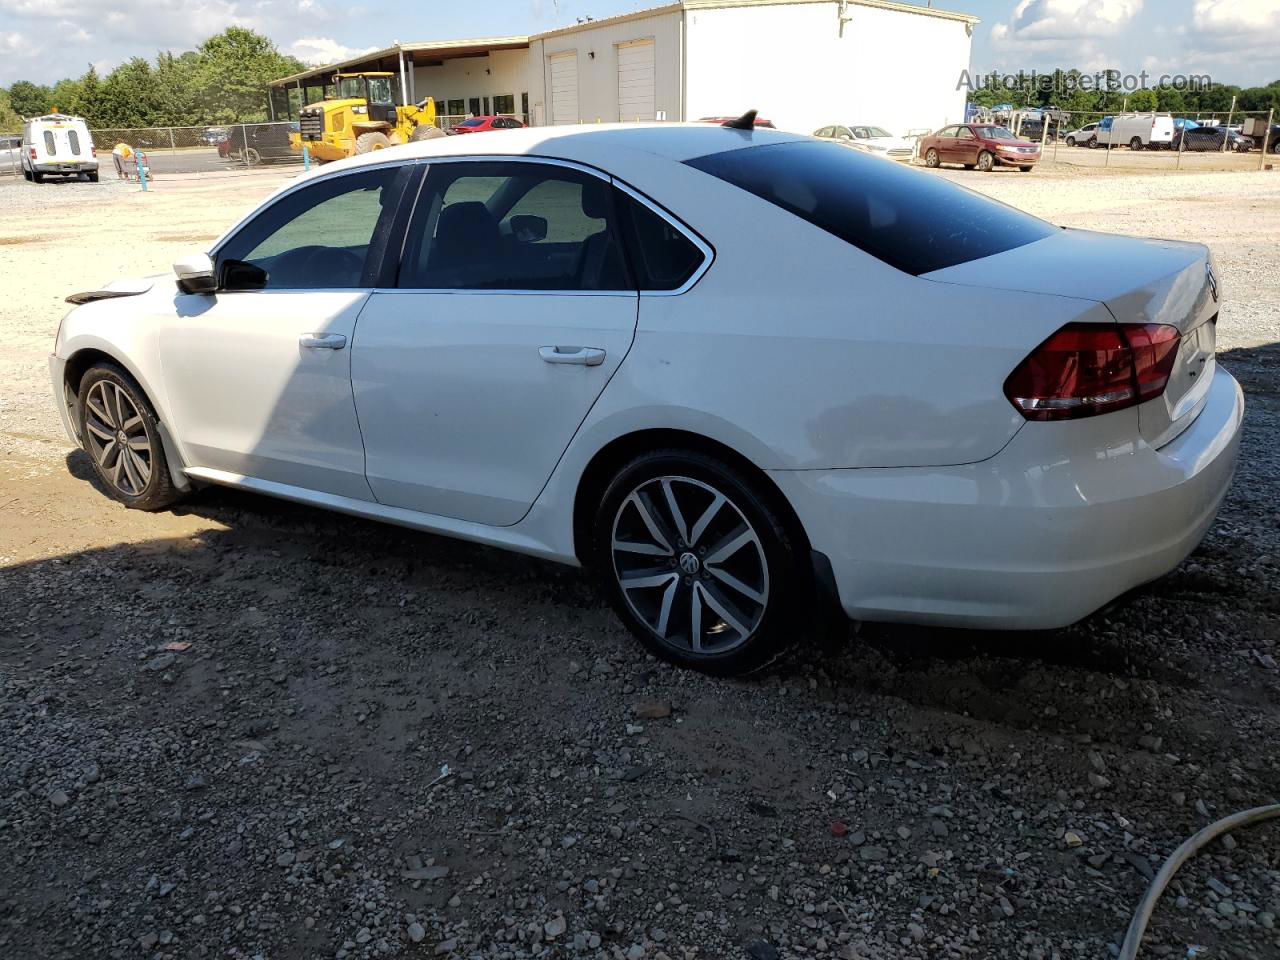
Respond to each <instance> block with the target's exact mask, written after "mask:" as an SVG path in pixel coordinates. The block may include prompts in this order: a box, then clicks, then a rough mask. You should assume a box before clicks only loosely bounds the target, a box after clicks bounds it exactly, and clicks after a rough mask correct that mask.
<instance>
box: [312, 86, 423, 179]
mask: <svg viewBox="0 0 1280 960" xmlns="http://www.w3.org/2000/svg"><path fill="white" fill-rule="evenodd" d="M394 77H395V74H392V73H340V74H338V75H337V76H336V77H335V78H334V86H335V88H336V94H337V95H336V96H335V97H334V99H332V100H321V101H320V102H319V103H313V104H310V105H308V106H305V107H303V108H302V109H301V110H299V111H298V133H293V134H290V135H289V140H290V143H291V146H292V147H293V149H295V150H297V151H298V152H299V153H301V152H302V148H303V147H304V146H305V147H306V148H307V150H308V151H309V152H310V154H311V156H312V157H313V158H314V159H316V160H318V161H320V162H324V161H326V160H341V159H342V158H343V157H351V156H355V155H356V154H357V153H369V152H370V151H373V150H383V149H386V148H387V147H393V146H396V145H397V144H401V143H412V142H415V141H418V140H430V139H432V138H434V137H443V136H444V131H442V130H441V129H440V128H439V127H437V126H436V104H435V101H434V100H432V99H431V98H430V97H427V99H425V100H423V101H422V102H421V103H419V104H417V105H414V106H404V107H397V106H396V101H395V96H394V95H393V93H392V90H393V89H394V88H393V87H392V81H393V79H394Z"/></svg>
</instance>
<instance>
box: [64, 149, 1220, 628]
mask: <svg viewBox="0 0 1280 960" xmlns="http://www.w3.org/2000/svg"><path fill="white" fill-rule="evenodd" d="M475 139H476V138H465V137H458V138H448V139H438V140H433V141H428V142H426V143H422V144H414V145H409V146H406V147H402V148H396V150H389V151H381V152H379V153H377V154H374V155H367V156H365V157H358V158H354V159H352V160H347V161H341V162H339V163H335V164H331V165H327V166H326V167H324V168H323V170H321V171H318V172H314V173H312V174H310V175H308V176H304V177H301V178H299V179H298V180H297V181H295V182H293V183H291V184H289V185H287V186H286V187H284V188H282V191H283V190H293V189H301V188H303V187H305V185H306V184H308V183H310V182H312V181H313V180H315V179H317V178H319V177H328V176H334V175H340V174H341V173H342V172H343V171H345V170H350V169H356V168H361V167H364V166H367V165H370V164H375V163H376V164H388V163H403V162H406V161H407V162H415V161H416V162H429V160H430V158H431V157H432V156H466V155H472V154H473V151H476V150H483V151H484V153H485V154H486V155H491V156H501V155H507V154H509V155H514V156H548V157H554V158H558V159H563V160H569V161H575V162H578V163H582V164H586V165H589V166H594V167H597V168H599V169H601V170H604V171H607V172H608V173H610V174H612V175H614V176H615V177H617V178H618V179H619V180H620V181H622V182H624V183H625V184H627V185H629V186H630V187H632V188H634V189H635V190H636V191H639V192H640V193H643V194H645V195H647V196H648V197H651V198H653V199H655V200H656V201H657V202H659V203H660V204H661V205H662V206H664V207H665V208H666V209H668V210H670V211H672V212H673V213H674V214H675V215H676V216H678V217H679V218H680V219H681V220H682V221H683V222H684V223H685V224H686V225H687V226H688V227H689V228H690V229H691V230H692V231H694V232H696V233H697V234H698V235H699V236H700V237H701V238H702V239H703V240H705V241H706V243H707V244H708V245H709V246H710V248H712V251H713V256H714V263H713V264H712V265H711V268H710V269H709V270H707V271H706V273H705V274H704V275H702V276H701V278H700V279H699V280H698V281H697V282H696V283H695V284H694V285H693V286H692V287H691V288H690V289H688V290H686V291H684V292H681V293H679V294H678V295H671V294H666V293H656V292H655V293H641V294H640V295H639V296H638V297H637V296H634V295H626V296H599V295H578V296H569V295H555V294H553V295H547V294H545V293H538V294H501V293H481V292H467V293H462V294H437V293H423V292H414V291H389V290H377V289H375V290H373V291H362V290H343V291H311V292H307V293H292V292H276V293H275V294H272V293H271V292H269V291H268V292H266V293H257V294H250V293H239V294H214V295H203V296H200V295H191V296H186V295H178V294H177V293H176V290H175V288H174V287H172V286H170V284H171V283H172V280H166V281H160V282H158V283H156V284H155V286H153V287H151V288H150V289H148V290H146V292H142V293H140V294H139V295H137V296H131V297H120V298H117V299H108V300H100V301H97V302H94V303H90V304H87V305H85V306H82V307H80V308H78V309H76V310H74V311H73V312H72V313H71V314H70V315H69V316H68V317H67V318H66V320H65V321H64V323H63V325H62V328H61V330H60V332H59V336H58V340H57V343H56V346H55V351H54V356H53V358H52V359H51V372H52V375H53V378H54V383H55V388H56V389H58V390H59V394H61V386H60V385H61V384H62V382H63V371H64V369H65V367H66V365H67V364H68V362H75V361H76V357H77V354H80V353H81V351H83V350H86V349H88V350H94V351H99V352H101V353H105V354H107V355H108V356H110V357H113V358H115V359H116V360H117V361H118V362H119V363H121V365H122V366H124V367H125V368H126V369H127V370H128V371H129V372H130V373H131V374H132V375H133V376H134V377H135V378H136V379H137V380H138V382H139V384H140V386H141V387H142V389H143V390H144V391H145V392H146V393H147V395H148V397H149V398H150V399H151V400H152V402H153V404H154V406H155V407H156V409H157V413H158V415H159V417H160V420H161V422H162V426H164V427H165V428H166V429H167V430H168V433H170V434H172V444H171V445H168V444H167V446H168V449H169V453H170V462H171V465H172V467H173V468H174V470H175V471H176V472H178V473H179V474H182V475H185V476H189V477H191V478H193V479H196V480H200V481H206V482H214V483H221V484H227V485H232V486H240V487H243V488H246V489H251V490H257V491H260V492H263V493H269V494H271V495H274V496H280V497H285V498H288V499H293V500H298V501H301V502H306V503H312V504H315V505H317V506H322V507H328V508H332V509H336V510H342V511H345V512H348V513H353V514H358V515H361V516H366V517H372V518H377V519H381V520H386V521H389V522H393V523H398V524H402V525H405V526H409V527H413V528H416V529H422V530H429V531H434V532H438V533H443V534H446V535H450V536H456V537H461V538H464V539H470V540H474V541H478V542H483V543H487V544H493V545H499V546H503V547H507V548H510V549H513V550H518V551H520V552H524V553H529V554H533V555H536V556H540V557H545V558H548V559H552V560H557V561H561V562H566V563H571V564H574V563H577V562H578V550H579V547H580V545H579V544H578V543H576V542H575V533H574V504H575V499H576V497H577V495H578V486H579V482H580V480H581V478H582V476H583V473H584V471H585V470H586V469H587V467H588V465H589V464H590V463H591V461H592V459H593V458H594V457H595V456H596V455H597V453H599V452H600V451H601V450H603V449H604V448H605V447H607V446H608V445H609V444H611V443H612V442H614V441H617V440H619V439H620V438H626V437H628V436H631V435H633V434H635V433H637V432H640V431H653V430H661V431H667V432H670V431H683V432H685V433H688V434H692V435H696V436H698V437H702V438H706V439H707V440H710V441H714V442H716V443H720V444H723V445H725V446H726V447H729V448H730V449H732V450H733V451H735V452H736V453H737V454H739V455H740V456H742V457H743V458H745V459H746V460H748V461H750V462H751V463H753V464H754V465H755V466H756V467H758V468H759V469H760V470H762V471H764V475H765V476H767V477H768V478H769V479H770V482H772V483H774V484H775V485H776V486H777V488H778V489H779V491H781V493H782V494H783V495H784V496H785V498H786V500H787V502H788V503H789V504H790V505H791V507H792V508H793V509H794V511H795V513H796V514H797V516H798V517H799V519H800V521H801V523H802V524H803V526H804V529H805V530H806V532H807V534H808V536H809V539H810V542H811V544H812V546H813V548H814V549H815V550H817V551H819V552H822V553H824V554H825V555H826V556H828V557H829V558H830V560H831V562H832V566H833V568H834V571H835V577H836V584H837V587H838V590H839V600H840V603H841V605H842V606H843V608H844V609H845V611H846V612H848V613H849V614H850V615H852V616H858V617H869V618H875V619H901V620H913V621H926V622H931V623H952V624H960V625H969V626H973V625H982V626H990V627H1038V626H1043V627H1052V626H1061V625H1063V624H1066V623H1069V622H1071V621H1073V620H1075V619H1078V618H1079V617H1081V616H1084V615H1086V614H1087V613H1089V612H1090V611H1091V610H1093V609H1096V608H1097V607H1098V606H1099V605H1100V604H1102V603H1105V602H1106V601H1107V600H1109V599H1111V598H1113V597H1114V596H1116V595H1117V594H1118V593H1119V592H1121V591H1122V590H1124V589H1127V588H1128V587H1129V586H1132V585H1135V584H1137V583H1140V582H1143V581H1144V580H1147V579H1151V578H1153V577H1156V576H1159V575H1160V574H1162V573H1164V572H1166V571H1167V570H1169V569H1171V568H1172V567H1173V566H1174V565H1176V564H1177V563H1178V562H1179V561H1180V560H1181V559H1182V557H1184V556H1185V555H1186V553H1187V552H1189V551H1190V550H1191V549H1193V548H1194V546H1195V543H1196V542H1198V540H1199V538H1200V536H1202V535H1203V533H1204V531H1205V529H1206V528H1207V526H1208V523H1209V522H1210V521H1211V520H1212V517H1213V514H1214V512H1215V510H1216V509H1217V505H1218V503H1219V502H1220V500H1221V498H1222V496H1223V495H1224V492H1225V490H1226V486H1227V483H1228V481H1229V478H1230V475H1231V472H1232V469H1233V467H1234V463H1235V457H1236V450H1237V447H1238V443H1239V429H1240V420H1241V416H1242V409H1243V401H1242V397H1241V394H1240V391H1239V388H1238V386H1237V385H1236V384H1235V382H1234V381H1233V380H1232V378H1231V377H1230V376H1229V374H1227V373H1226V372H1225V371H1223V370H1221V369H1218V368H1217V367H1216V365H1215V364H1213V363H1212V362H1211V347H1210V348H1209V349H1210V356H1209V359H1208V360H1207V361H1206V363H1205V364H1204V365H1203V372H1202V373H1200V374H1199V375H1198V378H1199V379H1198V382H1196V383H1194V384H1192V383H1185V384H1183V386H1184V387H1185V388H1186V389H1185V392H1184V393H1183V395H1182V397H1177V396H1174V395H1172V394H1171V397H1170V402H1171V403H1172V404H1173V407H1174V408H1177V410H1176V414H1177V415H1176V416H1175V410H1174V409H1171V410H1170V411H1169V412H1168V414H1167V415H1166V421H1167V422H1166V423H1165V424H1164V425H1163V426H1162V425H1161V424H1160V423H1159V421H1158V420H1154V419H1151V417H1152V412H1151V410H1149V408H1153V407H1154V405H1155V404H1159V403H1164V402H1165V401H1164V398H1158V399H1157V400H1153V401H1149V402H1148V403H1147V404H1145V405H1143V406H1142V407H1139V408H1130V409H1127V410H1123V411H1118V412H1116V413H1112V414H1106V415H1103V416H1098V417H1092V418H1088V419H1084V420H1077V421H1067V422H1055V423H1034V422H1033V423H1028V422H1026V421H1025V420H1024V419H1023V417H1022V416H1021V414H1019V413H1018V412H1017V411H1016V410H1015V409H1014V408H1013V406H1012V404H1010V402H1009V401H1008V400H1007V398H1005V397H1004V395H1003V390H1002V385H1003V382H1004V379H1005V378H1006V377H1007V375H1008V373H1009V372H1010V371H1011V370H1012V369H1013V368H1014V367H1015V366H1016V365H1017V364H1018V363H1019V362H1020V361H1021V360H1022V359H1023V358H1024V357H1026V356H1027V354H1028V353H1030V352H1031V351H1032V350H1033V349H1034V348H1035V347H1036V346H1037V345H1038V344H1039V343H1041V342H1042V341H1044V340H1045V339H1046V338H1047V337H1048V336H1049V335H1050V334H1052V333H1053V332H1054V331H1055V330H1057V329H1059V328H1060V327H1061V326H1062V325H1063V324H1065V323H1068V322H1073V321H1075V322H1087V323H1100V324H1108V323H1115V322H1116V316H1115V314H1117V313H1119V314H1120V315H1121V316H1120V317H1119V319H1122V320H1126V322H1130V321H1132V320H1134V319H1135V318H1145V319H1143V322H1146V320H1147V319H1149V320H1150V322H1161V323H1164V322H1171V323H1175V324H1177V325H1179V327H1180V329H1183V330H1190V329H1195V328H1196V327H1197V326H1198V325H1199V324H1201V323H1203V322H1205V321H1204V317H1203V315H1204V314H1205V313H1206V311H1208V310H1209V309H1210V307H1211V306H1213V305H1212V304H1210V302H1209V301H1208V300H1206V299H1205V298H1206V293H1205V291H1206V289H1207V287H1206V286H1205V274H1204V270H1205V267H1206V266H1207V265H1208V264H1210V262H1211V261H1209V259H1208V258H1207V254H1206V251H1205V250H1204V248H1202V247H1199V246H1197V245H1179V244H1159V243H1156V242H1147V243H1145V244H1144V243H1143V242H1142V241H1135V240H1133V239H1131V238H1130V239H1124V238H1103V237H1102V236H1101V235H1086V234H1083V233H1082V232H1080V231H1070V232H1068V233H1065V234H1064V236H1063V237H1059V236H1057V235H1053V236H1050V237H1047V238H1045V239H1044V240H1041V241H1037V242H1035V243H1031V244H1028V245H1026V246H1023V247H1018V248H1015V249H1013V250H1010V251H1007V252H1006V253H1003V254H999V255H996V256H993V257H988V258H985V259H984V260H976V261H972V262H970V263H966V264H961V265H959V266H955V267H951V268H948V269H946V270H940V271H937V272H935V273H933V274H929V275H925V276H920V277H917V276H911V275H909V274H907V273H902V272H899V271H897V270H894V269H893V268H890V267H888V266H887V265H886V264H884V263H882V262H880V261H878V260H875V259H874V258H872V257H871V256H870V255H868V254H866V253H864V252H862V251H861V250H859V249H857V248H855V247H853V246H851V245H850V244H848V243H846V242H844V241H842V240H840V239H838V238H836V237H834V236H832V235H830V234H827V233H825V232H823V231H821V230H818V229H816V228H815V227H813V226H812V225H810V224H808V223H806V222H804V221H803V220H801V219H800V218H798V217H796V216H793V215H791V214H789V213H786V212H785V211H783V210H781V209H780V208H778V207H775V206H774V205H773V204H770V203H768V202H766V201H764V200H762V199H759V198H757V197H755V196H753V195H751V194H748V193H746V192H745V191H743V190H740V189H738V188H736V187H733V186H731V185H729V184H728V183H726V182H724V181H721V180H719V179H716V178H714V177H711V176H709V175H707V174H704V173H702V172H701V171H698V170H696V169H694V168H692V167H689V166H686V165H684V164H682V163H680V162H678V161H680V160H683V159H688V158H692V157H697V156H701V155H703V154H707V153H713V152H717V151H719V150H723V149H729V148H733V147H737V146H745V145H748V144H751V143H784V142H788V141H792V140H801V139H807V138H801V137H794V136H791V135H787V134H781V133H777V132H774V131H761V130H756V131H731V130H720V129H717V128H710V129H708V128H707V127H705V126H702V125H657V124H645V125H642V127H640V128H631V127H628V126H625V125H622V126H611V125H605V126H601V127H594V126H593V127H586V128H579V127H557V128H533V129H526V130H518V131H510V132H508V133H506V134H505V135H504V136H503V137H486V138H480V139H481V140H482V141H483V142H481V143H475V142H474V141H475ZM921 176H924V174H921ZM267 202H268V203H269V202H271V201H270V200H268V201H267ZM250 216H252V214H251V215H250ZM246 219H248V218H246ZM242 222H243V221H242ZM235 229H236V228H233V230H232V231H229V234H230V233H232V232H234V230H235ZM229 234H228V235H229ZM762 238H767V240H764V239H762ZM1113 241H1114V242H1113ZM220 243H221V241H220V242H219V244H220ZM216 249H217V247H216V246H215V248H214V252H215V253H216ZM778 251H789V252H796V253H797V255H795V256H792V257H790V258H789V259H788V260H787V262H786V268H785V283H779V282H775V281H776V278H778V276H779V261H778ZM799 251H803V255H799V254H798V252H799ZM1073 258H1074V259H1073ZM1064 263H1068V264H1070V263H1076V264H1077V266H1079V267H1080V270H1073V269H1070V268H1065V269H1064V268H1063V264H1064ZM1197 270H1199V271H1200V273H1199V281H1198V283H1197V282H1196V281H1195V277H1194V276H1193V274H1194V273H1195V271H1197ZM1028 278H1029V279H1028ZM139 286H142V285H139ZM976 288H981V289H976ZM264 296H266V297H268V298H271V297H273V296H274V297H275V298H277V299H275V300H274V301H272V300H270V299H269V300H267V301H264V300H262V297H264ZM307 297H310V298H313V299H311V300H306V301H305V302H304V301H303V300H301V299H297V300H295V299H290V298H307ZM279 298H284V299H283V300H281V299H279ZM237 299H240V300H241V301H243V303H242V305H237V304H236V303H234V302H232V301H236V300H237ZM1214 303H1216V301H1214ZM255 304H257V305H255ZM438 305H439V306H444V307H447V308H448V311H449V312H448V314H447V315H442V317H443V319H442V321H441V322H440V323H437V324H435V325H429V326H428V325H426V324H428V323H429V321H430V319H431V315H432V314H433V313H435V311H436V310H437V309H439V307H438ZM1213 310H1214V311H1215V312H1216V306H1213ZM299 318H306V319H299ZM317 318H320V319H317ZM319 332H330V333H340V334H343V335H345V336H347V338H348V340H347V344H346V348H345V349H342V350H323V351H315V353H314V355H313V354H312V353H311V352H310V351H307V350H304V349H300V348H299V345H298V337H299V335H300V334H302V333H319ZM547 345H560V346H565V347H577V346H589V347H598V348H601V349H603V350H604V351H605V354H606V358H607V360H606V362H605V363H604V364H601V366H599V367H586V366H568V365H566V366H560V365H555V364H548V363H546V362H544V361H543V360H542V359H541V357H540V356H539V352H538V351H539V348H540V347H542V346H547ZM362 348H363V350H362ZM1198 349H1200V350H1201V352H1203V350H1204V349H1205V345H1204V344H1203V343H1201V344H1199V347H1198ZM364 351H367V352H364ZM304 354H305V355H304ZM562 374H567V375H568V376H567V377H566V376H561V375H562ZM344 377H346V378H347V379H345V380H344ZM1193 379H1195V378H1193ZM344 383H345V384H346V386H347V393H346V397H345V398H343V397H342V396H341V393H342V391H341V389H340V386H341V385H342V384H344ZM433 388H434V389H433ZM566 388H567V389H566ZM1188 397H1191V398H1193V399H1191V400H1190V401H1188V400H1187V398H1188ZM282 400H283V401H284V402H283V403H281V401H282ZM1188 404H1189V406H1188ZM60 406H62V405H61V404H60ZM1184 408H1185V409H1184ZM62 412H63V418H64V423H65V424H66V425H67V427H68V432H69V435H70V436H71V437H72V438H73V440H74V439H75V432H74V428H73V426H72V424H71V420H70V416H69V414H68V411H67V409H66V408H65V406H63V410H62ZM1175 421H1176V423H1175ZM1174 426H1176V427H1177V429H1176V430H1171V428H1172V427H1174ZM353 427H354V429H355V431H356V436H357V438H358V437H359V435H360V433H361V432H362V431H363V439H362V440H360V439H357V440H355V441H353V440H352V434H351V430H352V429H353ZM538 431H541V432H538ZM406 437H407V438H408V441H409V442H405V443H402V444H401V443H398V442H397V441H398V440H399V439H401V438H406ZM366 460H367V464H366V462H365V461H366ZM433 471H434V472H433ZM366 475H367V476H368V478H369V479H368V481H366V479H365V477H366ZM370 484H372V489H371V488H370ZM379 499H381V500H382V501H383V502H378V501H379Z"/></svg>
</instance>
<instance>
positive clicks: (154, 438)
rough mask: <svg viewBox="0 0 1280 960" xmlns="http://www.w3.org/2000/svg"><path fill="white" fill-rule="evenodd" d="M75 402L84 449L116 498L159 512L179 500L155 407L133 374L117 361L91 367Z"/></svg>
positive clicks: (135, 507) (110, 492)
mask: <svg viewBox="0 0 1280 960" xmlns="http://www.w3.org/2000/svg"><path fill="white" fill-rule="evenodd" d="M76 406H77V408H78V409H77V410H76V414H77V419H78V423H77V426H78V427H79V428H80V438H81V442H82V443H83V445H84V449H85V452H86V453H88V454H89V459H90V460H92V461H93V469H94V472H95V473H97V475H98V478H99V479H100V480H101V481H102V482H103V483H104V484H105V485H106V488H107V492H108V493H109V494H110V495H111V496H112V497H113V498H115V499H116V500H119V501H120V502H121V503H123V504H124V505H125V506H126V507H132V508H134V509H136V510H159V509H161V508H163V507H167V506H169V505H170V504H171V503H174V502H175V501H177V500H178V499H180V496H181V495H180V493H179V492H178V490H177V489H176V488H175V487H174V485H173V477H172V476H171V475H170V473H169V465H168V463H167V462H166V460H165V455H164V447H163V445H162V443H161V440H160V430H159V427H158V421H157V418H156V413H155V410H153V409H152V407H151V404H150V403H149V402H148V401H147V398H146V395H145V394H144V393H143V392H142V388H140V387H139V386H138V385H137V384H136V383H135V382H134V380H133V378H132V377H130V376H129V375H128V374H127V373H125V372H124V371H123V370H121V369H120V368H119V367H117V366H115V365H114V364H107V363H103V364H98V365H96V366H93V367H90V368H89V370H88V372H86V373H85V375H84V377H83V378H82V379H81V381H80V391H79V394H78V402H77V404H76Z"/></svg>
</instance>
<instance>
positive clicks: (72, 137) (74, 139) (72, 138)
mask: <svg viewBox="0 0 1280 960" xmlns="http://www.w3.org/2000/svg"><path fill="white" fill-rule="evenodd" d="M67 141H68V142H69V143H70V144H71V152H72V153H76V154H78V153H79V152H80V134H78V133H76V132H75V131H74V130H68V131H67Z"/></svg>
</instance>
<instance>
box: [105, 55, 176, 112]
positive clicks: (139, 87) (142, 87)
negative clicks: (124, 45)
mask: <svg viewBox="0 0 1280 960" xmlns="http://www.w3.org/2000/svg"><path fill="white" fill-rule="evenodd" d="M163 110H164V94H163V92H162V91H161V90H160V88H159V86H158V85H157V84H156V77H155V74H154V73H153V72H152V70H151V64H149V63H147V61H145V60H143V59H142V58H141V57H134V58H133V59H132V60H129V61H128V62H126V63H122V64H120V66H118V67H116V68H115V69H114V70H112V71H111V73H110V74H109V75H108V76H107V79H106V80H104V81H103V82H102V86H101V88H100V89H99V91H98V93H97V96H96V97H95V100H94V104H93V117H94V121H95V123H96V124H97V125H98V126H105V127H154V126H157V125H159V122H160V121H161V114H162V113H163Z"/></svg>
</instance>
